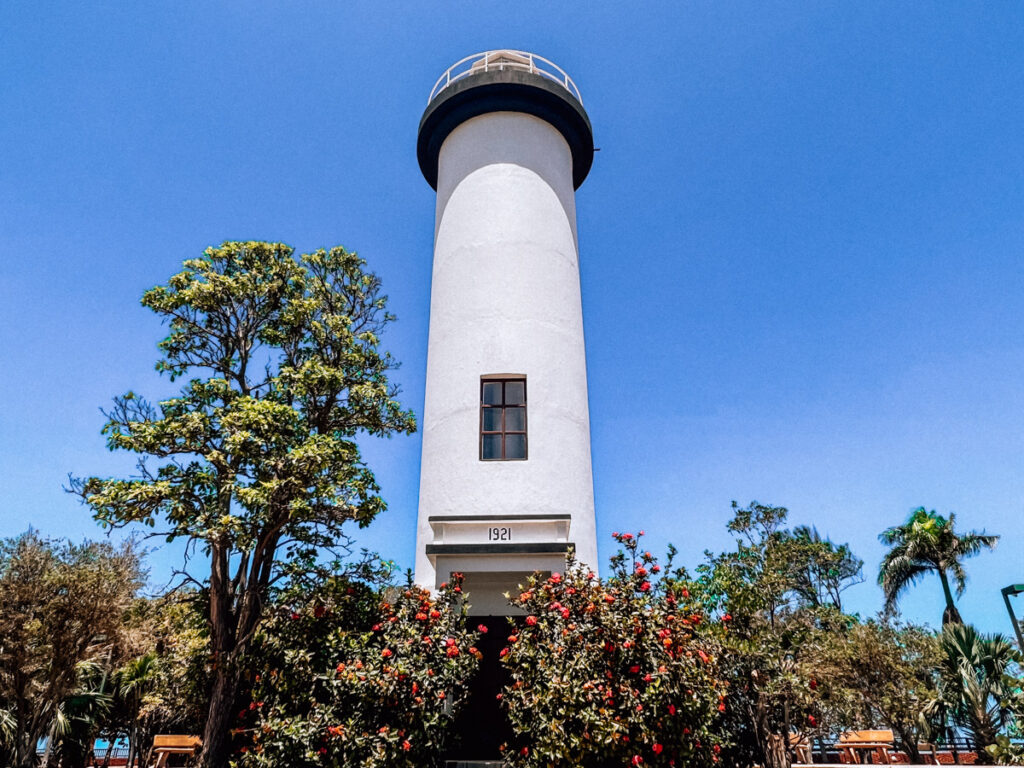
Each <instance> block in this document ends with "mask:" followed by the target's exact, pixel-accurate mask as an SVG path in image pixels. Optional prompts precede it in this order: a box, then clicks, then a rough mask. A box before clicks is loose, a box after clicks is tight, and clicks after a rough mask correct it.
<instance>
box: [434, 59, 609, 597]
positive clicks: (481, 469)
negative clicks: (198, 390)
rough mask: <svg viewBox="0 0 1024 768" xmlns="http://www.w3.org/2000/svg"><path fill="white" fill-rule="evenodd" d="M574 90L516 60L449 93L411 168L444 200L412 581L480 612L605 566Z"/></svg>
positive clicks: (458, 82) (542, 64)
mask: <svg viewBox="0 0 1024 768" xmlns="http://www.w3.org/2000/svg"><path fill="white" fill-rule="evenodd" d="M593 151H594V142H593V134H592V131H591V127H590V121H589V119H588V117H587V114H586V112H585V111H584V109H583V104H582V101H581V99H580V94H579V91H578V90H577V89H576V86H575V84H574V83H573V81H572V80H571V79H570V78H569V76H568V75H567V74H565V72H563V71H562V70H561V69H560V68H559V67H557V66H555V65H554V64H552V63H551V62H549V61H547V60H545V59H542V58H540V57H538V56H535V55H533V54H530V53H525V52H521V51H510V50H501V51H490V52H487V53H483V54H477V55H475V56H470V57H468V58H466V59H463V60H462V61H461V62H459V63H457V64H455V65H454V66H453V67H452V68H450V69H449V70H448V71H447V72H445V73H444V75H442V76H441V79H440V80H438V82H437V84H436V85H435V86H434V89H433V91H432V92H431V94H430V99H429V102H428V104H427V109H426V111H425V113H424V115H423V118H422V120H421V122H420V128H419V139H418V144H417V154H418V157H419V163H420V168H421V169H422V171H423V175H424V176H425V177H426V179H427V181H428V182H429V183H430V185H431V186H432V187H434V188H435V189H436V190H437V212H436V221H435V227H434V267H433V282H432V286H431V297H430V340H429V347H428V354H427V380H426V402H425V405H424V411H423V424H422V430H423V432H422V434H423V456H422V462H421V474H420V500H419V524H418V529H417V544H416V581H417V582H418V583H420V584H423V585H424V586H429V587H432V588H433V587H436V586H438V585H439V584H440V583H441V582H443V581H446V580H447V579H448V578H449V577H450V575H451V573H453V572H456V571H458V572H461V573H463V574H465V579H466V581H465V585H464V588H465V590H466V591H467V592H468V593H469V596H470V598H469V599H470V603H471V605H472V612H473V613H474V614H476V615H481V616H503V615H508V614H509V613H510V610H509V608H508V606H507V604H506V600H505V598H504V597H502V593H503V592H505V591H508V590H509V589H512V588H514V586H515V585H516V584H517V583H522V582H523V581H524V579H525V577H526V576H527V575H528V574H530V573H532V572H534V571H537V570H540V571H559V570H562V568H564V566H565V558H566V554H567V552H568V551H569V550H570V548H572V549H574V550H575V552H576V557H577V559H578V560H580V561H581V562H584V563H586V564H588V565H590V566H592V567H594V568H596V566H597V544H596V539H595V521H594V492H593V478H592V470H591V459H590V421H589V411H588V406H587V372H586V357H585V353H584V345H583V311H582V305H581V300H580V277H579V248H578V243H577V236H576V199H575V190H576V189H577V188H578V187H579V186H580V184H582V183H583V180H584V179H585V178H586V176H587V173H588V172H589V170H590V166H591V162H592V160H593Z"/></svg>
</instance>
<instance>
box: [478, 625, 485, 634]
mask: <svg viewBox="0 0 1024 768" xmlns="http://www.w3.org/2000/svg"><path fill="white" fill-rule="evenodd" d="M476 631H477V632H480V633H482V634H485V635H486V634H487V626H486V625H485V624H480V625H478V626H477V628H476Z"/></svg>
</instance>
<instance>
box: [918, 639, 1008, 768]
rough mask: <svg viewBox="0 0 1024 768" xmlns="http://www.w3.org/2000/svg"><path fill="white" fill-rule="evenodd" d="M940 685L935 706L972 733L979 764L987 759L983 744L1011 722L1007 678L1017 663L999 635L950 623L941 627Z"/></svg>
mask: <svg viewBox="0 0 1024 768" xmlns="http://www.w3.org/2000/svg"><path fill="white" fill-rule="evenodd" d="M939 646H940V648H941V650H942V661H941V663H940V669H939V672H940V686H939V696H938V697H937V701H936V704H939V705H940V707H939V708H941V709H942V710H944V711H946V712H948V713H949V714H950V715H951V716H952V718H953V721H954V722H955V723H956V724H957V725H959V726H962V727H965V728H966V729H967V730H968V731H969V732H970V734H971V737H972V738H973V740H974V743H975V746H976V747H977V751H978V762H983V763H990V762H991V756H990V755H989V753H988V752H987V751H986V747H988V746H990V745H992V744H995V743H996V736H997V735H998V734H999V731H1000V730H1002V729H1003V728H1004V727H1005V726H1006V725H1007V724H1008V723H1009V722H1010V720H1011V717H1012V716H1011V712H1010V705H1009V699H1010V697H1011V695H1012V690H1011V688H1012V686H1011V685H1008V684H1007V683H1008V681H1013V682H1015V679H1014V678H1011V677H1008V674H1009V672H1010V671H1011V670H1012V669H1014V667H1015V664H1016V663H1017V662H1019V661H1020V657H1019V655H1018V654H1017V652H1016V650H1015V649H1014V647H1013V646H1012V645H1011V644H1010V642H1009V641H1008V640H1007V639H1006V638H1005V637H1003V636H1002V635H982V634H979V633H978V631H977V630H976V629H975V628H974V627H972V626H964V625H962V624H951V625H949V626H946V627H944V628H943V630H942V638H941V639H940V641H939Z"/></svg>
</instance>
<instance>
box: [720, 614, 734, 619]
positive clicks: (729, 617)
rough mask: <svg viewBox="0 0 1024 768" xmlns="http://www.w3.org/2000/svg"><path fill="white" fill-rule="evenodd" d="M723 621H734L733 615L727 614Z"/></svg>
mask: <svg viewBox="0 0 1024 768" xmlns="http://www.w3.org/2000/svg"><path fill="white" fill-rule="evenodd" d="M722 621H732V614H731V613H727V614H725V616H723V617H722Z"/></svg>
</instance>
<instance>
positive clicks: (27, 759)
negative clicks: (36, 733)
mask: <svg viewBox="0 0 1024 768" xmlns="http://www.w3.org/2000/svg"><path fill="white" fill-rule="evenodd" d="M14 764H15V766H17V768H33V766H35V764H36V739H33V738H32V734H30V733H26V732H24V731H22V732H21V733H20V734H18V738H17V741H16V742H15V745H14Z"/></svg>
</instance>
